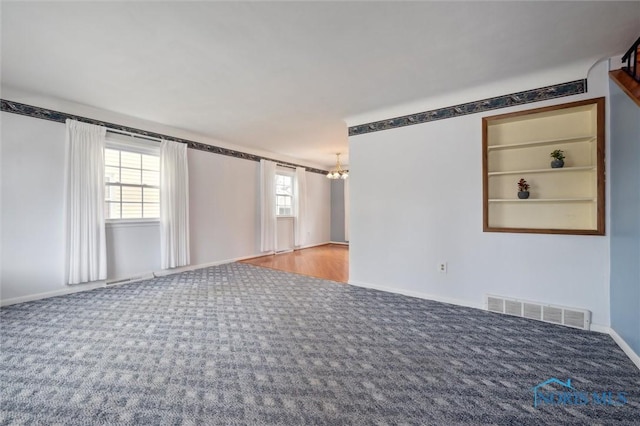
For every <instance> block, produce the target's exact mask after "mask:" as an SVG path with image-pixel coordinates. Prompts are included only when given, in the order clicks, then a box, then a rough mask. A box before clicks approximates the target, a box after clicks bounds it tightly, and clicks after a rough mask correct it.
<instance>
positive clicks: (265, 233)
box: [260, 160, 276, 252]
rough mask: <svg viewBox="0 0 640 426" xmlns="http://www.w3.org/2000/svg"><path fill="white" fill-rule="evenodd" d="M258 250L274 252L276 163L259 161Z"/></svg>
mask: <svg viewBox="0 0 640 426" xmlns="http://www.w3.org/2000/svg"><path fill="white" fill-rule="evenodd" d="M260 250H261V251H263V252H273V251H275V250H276V163H274V162H273V161H269V160H260Z"/></svg>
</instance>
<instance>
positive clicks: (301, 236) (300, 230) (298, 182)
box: [294, 167, 307, 247]
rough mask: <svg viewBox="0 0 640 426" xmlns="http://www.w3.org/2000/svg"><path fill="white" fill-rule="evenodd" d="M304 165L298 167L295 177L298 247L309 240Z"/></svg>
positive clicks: (296, 237) (296, 238)
mask: <svg viewBox="0 0 640 426" xmlns="http://www.w3.org/2000/svg"><path fill="white" fill-rule="evenodd" d="M305 170H306V169H305V168H304V167H296V179H295V194H294V199H295V213H294V214H295V217H296V222H295V232H294V240H295V246H296V247H302V246H304V244H305V243H306V241H307V226H306V220H307V175H306V171H305Z"/></svg>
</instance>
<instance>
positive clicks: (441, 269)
mask: <svg viewBox="0 0 640 426" xmlns="http://www.w3.org/2000/svg"><path fill="white" fill-rule="evenodd" d="M438 272H440V273H441V274H446V273H447V262H440V263H438Z"/></svg>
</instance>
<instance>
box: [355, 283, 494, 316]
mask: <svg viewBox="0 0 640 426" xmlns="http://www.w3.org/2000/svg"><path fill="white" fill-rule="evenodd" d="M349 284H350V285H355V286H356V287H364V288H371V289H373V290H380V291H386V292H388V293H396V294H402V295H404V296H410V297H417V298H419V299H427V300H434V301H436V302H442V303H448V304H450V305H458V306H465V307H467V308H476V309H483V305H482V304H479V305H478V304H475V303H472V302H469V301H468V300H462V299H454V298H451V297H442V296H436V295H434V294H429V293H423V292H421V291H412V290H402V289H398V288H395V287H386V286H379V285H374V284H369V283H365V282H361V281H352V280H349Z"/></svg>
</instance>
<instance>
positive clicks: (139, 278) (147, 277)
mask: <svg viewBox="0 0 640 426" xmlns="http://www.w3.org/2000/svg"><path fill="white" fill-rule="evenodd" d="M152 278H155V275H154V274H153V273H150V274H145V275H139V276H137V277H129V278H123V279H120V280H113V281H107V282H106V284H107V285H108V286H110V285H121V284H129V283H134V282H136V281H142V280H150V279H152Z"/></svg>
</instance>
